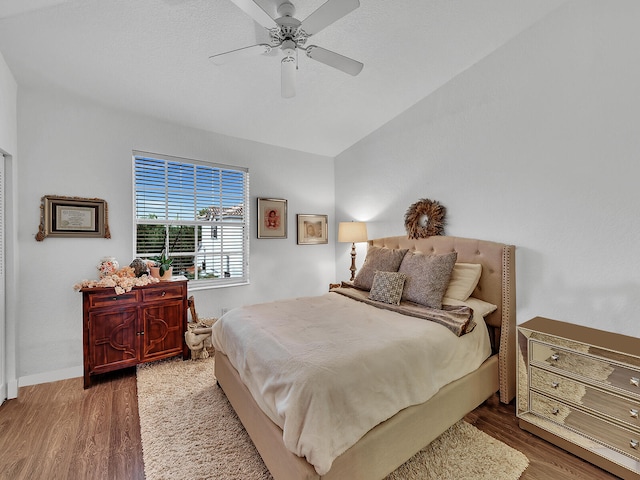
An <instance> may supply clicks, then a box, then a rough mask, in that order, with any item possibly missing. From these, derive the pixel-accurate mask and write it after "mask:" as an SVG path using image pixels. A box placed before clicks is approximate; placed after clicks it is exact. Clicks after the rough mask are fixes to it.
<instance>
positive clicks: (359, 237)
mask: <svg viewBox="0 0 640 480" xmlns="http://www.w3.org/2000/svg"><path fill="white" fill-rule="evenodd" d="M367 240H368V239H367V224H366V223H364V222H340V224H339V225H338V241H339V242H351V268H350V269H349V270H351V278H350V280H349V281H351V282H353V279H354V278H355V277H356V243H359V242H366V241H367Z"/></svg>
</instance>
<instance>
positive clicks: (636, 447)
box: [629, 439, 639, 450]
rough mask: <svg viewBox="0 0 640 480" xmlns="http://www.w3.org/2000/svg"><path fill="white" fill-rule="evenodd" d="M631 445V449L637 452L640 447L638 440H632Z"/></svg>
mask: <svg viewBox="0 0 640 480" xmlns="http://www.w3.org/2000/svg"><path fill="white" fill-rule="evenodd" d="M629 445H630V446H631V448H634V449H636V450H637V449H638V445H639V443H638V440H633V439H631V441H630V442H629Z"/></svg>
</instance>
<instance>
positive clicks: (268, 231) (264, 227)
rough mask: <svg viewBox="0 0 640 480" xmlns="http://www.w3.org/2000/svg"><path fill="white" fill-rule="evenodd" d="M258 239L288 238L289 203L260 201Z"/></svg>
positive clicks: (271, 199)
mask: <svg viewBox="0 0 640 480" xmlns="http://www.w3.org/2000/svg"><path fill="white" fill-rule="evenodd" d="M258 238H287V201H286V200H284V199H282V198H259V199H258Z"/></svg>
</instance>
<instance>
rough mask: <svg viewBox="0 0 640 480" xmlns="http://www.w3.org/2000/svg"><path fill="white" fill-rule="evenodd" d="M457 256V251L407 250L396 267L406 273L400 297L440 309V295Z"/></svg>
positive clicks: (447, 282)
mask: <svg viewBox="0 0 640 480" xmlns="http://www.w3.org/2000/svg"><path fill="white" fill-rule="evenodd" d="M457 258H458V253H457V252H452V253H447V254H445V255H424V254H423V253H420V252H407V254H406V255H405V256H404V259H403V260H402V263H401V265H400V268H399V269H398V272H400V273H405V274H406V275H407V279H406V281H405V284H404V292H403V293H402V299H403V300H408V301H410V302H414V303H419V304H420V305H426V306H427V307H431V308H437V309H442V297H443V296H444V292H445V291H446V290H447V286H448V285H449V279H450V278H451V272H452V271H453V266H454V265H455V263H456V259H457Z"/></svg>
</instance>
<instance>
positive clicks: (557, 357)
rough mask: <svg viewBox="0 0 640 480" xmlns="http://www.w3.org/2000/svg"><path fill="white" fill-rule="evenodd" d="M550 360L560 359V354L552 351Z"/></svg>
mask: <svg viewBox="0 0 640 480" xmlns="http://www.w3.org/2000/svg"><path fill="white" fill-rule="evenodd" d="M551 360H553V361H554V362H557V361H558V360H560V355H559V354H557V353H554V354H553V355H551Z"/></svg>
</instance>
